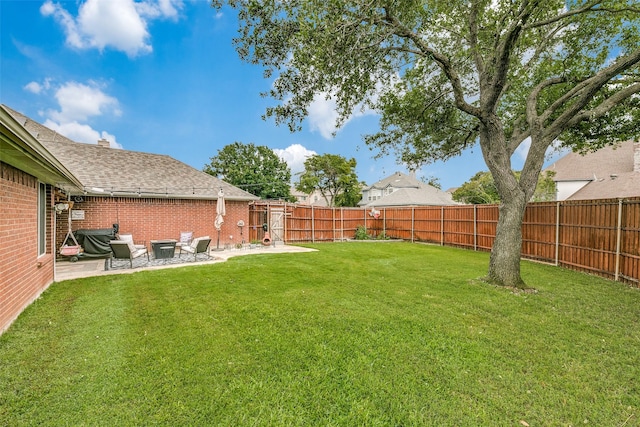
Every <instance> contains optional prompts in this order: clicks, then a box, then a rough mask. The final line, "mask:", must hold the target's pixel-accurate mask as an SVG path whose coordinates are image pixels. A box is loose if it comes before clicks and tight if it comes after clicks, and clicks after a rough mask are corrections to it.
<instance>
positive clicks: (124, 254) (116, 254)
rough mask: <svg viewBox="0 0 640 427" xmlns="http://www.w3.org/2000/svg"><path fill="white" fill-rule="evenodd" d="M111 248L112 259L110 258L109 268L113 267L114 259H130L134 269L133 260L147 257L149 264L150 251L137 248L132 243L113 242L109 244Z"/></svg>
mask: <svg viewBox="0 0 640 427" xmlns="http://www.w3.org/2000/svg"><path fill="white" fill-rule="evenodd" d="M109 246H111V252H112V254H111V258H109V268H111V267H113V260H114V259H128V260H129V263H130V265H131V268H133V260H134V259H136V258H138V257H141V256H142V255H145V254H146V255H147V262H149V251H147V248H137V247H136V246H135V245H134V244H133V243H132V242H126V241H124V240H112V241H110V242H109Z"/></svg>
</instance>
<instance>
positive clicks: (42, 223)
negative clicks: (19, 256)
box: [38, 182, 47, 256]
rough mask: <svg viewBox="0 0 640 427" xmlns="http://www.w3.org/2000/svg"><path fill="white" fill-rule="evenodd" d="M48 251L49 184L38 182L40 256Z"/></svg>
mask: <svg viewBox="0 0 640 427" xmlns="http://www.w3.org/2000/svg"><path fill="white" fill-rule="evenodd" d="M46 252H47V185H46V184H45V183H42V182H40V183H39V184H38V256H41V255H44V254H45V253H46Z"/></svg>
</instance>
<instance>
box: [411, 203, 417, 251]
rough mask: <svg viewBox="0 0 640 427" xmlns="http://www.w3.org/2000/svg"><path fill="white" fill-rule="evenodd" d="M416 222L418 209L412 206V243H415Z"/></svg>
mask: <svg viewBox="0 0 640 427" xmlns="http://www.w3.org/2000/svg"><path fill="white" fill-rule="evenodd" d="M415 221H416V208H415V207H414V206H412V207H411V243H414V235H413V231H414V228H415Z"/></svg>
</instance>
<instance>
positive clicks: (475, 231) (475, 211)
mask: <svg viewBox="0 0 640 427" xmlns="http://www.w3.org/2000/svg"><path fill="white" fill-rule="evenodd" d="M473 250H474V251H477V250H478V205H473Z"/></svg>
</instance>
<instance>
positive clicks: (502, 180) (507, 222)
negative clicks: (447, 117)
mask: <svg viewBox="0 0 640 427" xmlns="http://www.w3.org/2000/svg"><path fill="white" fill-rule="evenodd" d="M483 124H484V126H482V127H481V129H480V147H481V148H482V154H483V157H484V159H485V162H486V163H487V166H488V167H489V170H490V171H491V175H492V176H493V181H494V183H495V185H496V189H497V190H498V194H499V195H500V200H501V204H500V208H499V217H498V226H497V229H496V238H495V240H494V242H493V247H492V248H491V258H490V260H489V272H488V273H487V277H486V279H487V281H489V282H490V283H493V284H496V285H499V286H512V287H518V288H524V287H525V283H524V281H523V280H522V278H521V277H520V254H521V252H522V219H523V217H524V210H525V208H526V206H527V197H526V192H525V191H523V189H522V188H521V187H520V185H519V183H518V180H517V179H516V177H515V175H514V174H513V171H512V170H511V154H512V153H511V152H510V151H509V150H508V149H507V144H506V141H505V137H504V131H503V127H502V123H501V122H500V118H499V117H498V116H497V115H495V114H491V115H488V117H486V118H485V120H484V122H483Z"/></svg>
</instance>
